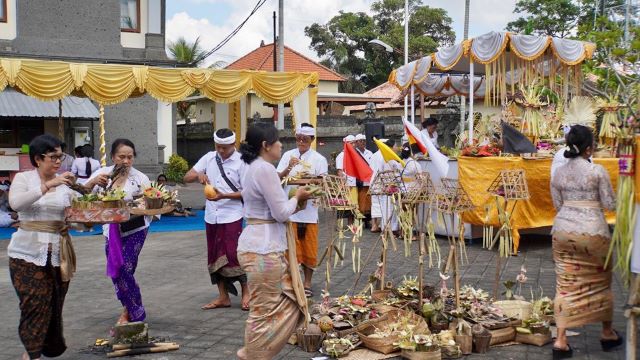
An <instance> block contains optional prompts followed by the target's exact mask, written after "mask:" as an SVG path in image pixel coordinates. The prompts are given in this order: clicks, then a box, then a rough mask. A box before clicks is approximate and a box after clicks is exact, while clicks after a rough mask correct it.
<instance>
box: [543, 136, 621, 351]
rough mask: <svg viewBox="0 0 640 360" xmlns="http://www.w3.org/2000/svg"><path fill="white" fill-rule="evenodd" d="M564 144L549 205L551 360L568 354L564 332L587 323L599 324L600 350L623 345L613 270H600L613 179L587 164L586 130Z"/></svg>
mask: <svg viewBox="0 0 640 360" xmlns="http://www.w3.org/2000/svg"><path fill="white" fill-rule="evenodd" d="M566 140H567V150H566V151H565V152H564V156H565V157H566V158H568V159H569V161H568V162H567V163H566V164H565V165H562V166H560V167H559V168H558V169H557V170H556V172H555V174H554V176H553V178H552V180H551V195H552V198H553V205H554V206H555V208H556V210H557V211H558V213H557V215H556V218H555V221H554V223H553V229H552V235H553V259H554V261H555V263H556V297H555V300H554V307H555V309H554V310H555V311H554V312H555V319H556V324H557V326H558V336H557V339H556V342H555V344H554V346H553V357H554V359H563V358H568V357H571V356H572V353H573V351H572V349H571V346H569V344H568V343H567V335H566V329H567V328H572V327H577V326H582V325H585V324H589V323H594V322H601V323H602V334H601V340H600V342H601V345H602V349H603V350H605V351H607V350H610V349H611V348H613V347H615V346H618V345H620V344H622V337H620V336H619V335H618V334H617V333H616V332H615V330H613V328H612V326H611V319H612V316H613V294H612V292H611V267H610V266H609V267H606V268H605V266H604V264H605V259H606V256H607V252H608V249H609V244H610V241H611V235H610V233H609V226H608V225H607V222H606V220H605V216H604V213H603V209H609V210H613V209H615V198H614V193H613V189H612V187H611V181H610V180H609V174H608V173H607V171H606V170H605V169H604V168H603V167H602V166H600V165H597V164H593V163H591V162H590V161H589V158H590V157H591V155H592V153H593V148H594V145H593V133H592V132H591V130H590V129H589V128H587V127H584V126H581V125H575V126H573V127H571V130H570V131H569V133H568V134H567V136H566Z"/></svg>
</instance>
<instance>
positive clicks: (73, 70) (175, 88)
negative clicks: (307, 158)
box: [0, 58, 319, 166]
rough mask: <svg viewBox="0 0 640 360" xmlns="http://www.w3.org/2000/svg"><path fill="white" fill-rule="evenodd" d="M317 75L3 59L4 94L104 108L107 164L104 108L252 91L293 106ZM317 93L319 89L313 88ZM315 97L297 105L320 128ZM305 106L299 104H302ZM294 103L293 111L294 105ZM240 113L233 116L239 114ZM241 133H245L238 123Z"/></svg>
mask: <svg viewBox="0 0 640 360" xmlns="http://www.w3.org/2000/svg"><path fill="white" fill-rule="evenodd" d="M318 81H319V76H318V73H315V72H295V73H293V72H265V71H250V70H241V71H235V70H214V69H200V68H194V69H187V68H183V69H180V68H159V67H151V66H145V65H118V64H89V63H86V64H85V63H70V62H62V61H42V60H32V59H17V58H16V59H14V58H0V91H3V90H4V89H5V88H6V87H7V86H11V87H14V88H17V89H19V90H20V91H22V92H23V93H25V94H27V95H29V96H32V97H34V98H37V99H39V100H43V101H53V100H60V99H62V98H64V97H66V96H68V95H71V94H73V95H76V96H86V97H88V98H90V99H91V100H94V101H96V102H97V103H98V104H100V153H101V155H102V156H101V163H102V165H103V166H105V165H106V144H105V128H104V105H113V104H118V103H121V102H123V101H125V100H126V99H128V98H129V97H137V96H142V95H144V94H145V93H146V94H149V95H151V96H152V97H154V98H155V99H157V100H159V101H164V102H177V101H180V100H184V99H185V98H186V97H187V96H190V95H191V94H193V93H194V92H195V91H196V90H199V91H200V93H201V94H202V95H204V96H206V97H207V98H209V99H211V100H213V101H215V102H219V103H235V102H238V101H239V100H240V99H241V98H242V97H244V96H245V95H246V94H247V93H248V92H249V91H254V92H255V93H256V94H257V95H258V96H259V97H261V98H262V99H264V100H265V101H266V102H269V103H271V104H282V103H287V102H294V98H296V97H297V96H298V95H300V94H302V93H303V92H304V91H305V90H306V89H307V88H308V87H309V85H315V86H316V87H317V85H318ZM312 90H316V89H312ZM316 94H317V91H316V92H313V91H310V92H309V95H305V96H304V97H305V99H306V100H307V103H308V105H307V106H306V107H303V106H301V105H300V104H298V105H297V107H298V108H300V109H302V110H305V109H308V111H301V110H299V111H298V112H300V113H301V114H300V115H305V114H306V117H308V118H309V119H307V121H310V122H311V123H313V124H315V111H313V110H315V102H316ZM298 102H300V101H298ZM295 105H296V104H295V102H294V106H295ZM236 113H239V112H234V114H236ZM237 125H238V126H237V128H240V126H239V122H238V124H237Z"/></svg>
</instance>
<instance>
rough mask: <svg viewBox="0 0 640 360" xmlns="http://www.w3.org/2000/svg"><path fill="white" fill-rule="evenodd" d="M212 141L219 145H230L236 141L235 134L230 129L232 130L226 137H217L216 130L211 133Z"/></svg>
mask: <svg viewBox="0 0 640 360" xmlns="http://www.w3.org/2000/svg"><path fill="white" fill-rule="evenodd" d="M213 141H214V142H215V143H216V144H219V145H231V144H235V143H236V134H235V133H234V132H233V131H232V132H231V136H228V137H226V138H221V137H218V132H217V131H215V132H214V133H213Z"/></svg>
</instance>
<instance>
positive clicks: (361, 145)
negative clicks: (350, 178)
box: [355, 134, 373, 227]
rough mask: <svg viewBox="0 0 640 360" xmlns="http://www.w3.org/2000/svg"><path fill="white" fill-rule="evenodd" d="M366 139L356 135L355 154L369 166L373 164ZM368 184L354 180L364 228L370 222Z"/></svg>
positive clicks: (361, 135) (362, 135)
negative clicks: (363, 219) (363, 218)
mask: <svg viewBox="0 0 640 360" xmlns="http://www.w3.org/2000/svg"><path fill="white" fill-rule="evenodd" d="M366 145H367V137H366V136H364V134H358V135H356V142H355V148H356V152H357V153H358V154H360V156H362V158H363V159H364V161H366V162H367V164H369V167H371V163H372V162H373V153H372V152H371V151H370V150H369V149H367V148H366ZM369 185H370V184H369V183H368V182H361V181H358V180H356V188H357V190H358V208H359V209H360V212H361V213H362V214H363V215H364V217H365V227H368V223H369V221H370V220H371V195H369Z"/></svg>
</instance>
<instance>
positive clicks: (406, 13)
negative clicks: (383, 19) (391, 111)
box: [404, 0, 413, 122]
mask: <svg viewBox="0 0 640 360" xmlns="http://www.w3.org/2000/svg"><path fill="white" fill-rule="evenodd" d="M408 63H409V0H404V64H405V65H407V64H408ZM411 81H413V79H411ZM411 94H412V95H413V86H411ZM411 102H412V103H413V98H411ZM404 118H405V119H408V118H407V96H406V95H405V97H404ZM411 121H412V122H413V116H411Z"/></svg>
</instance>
